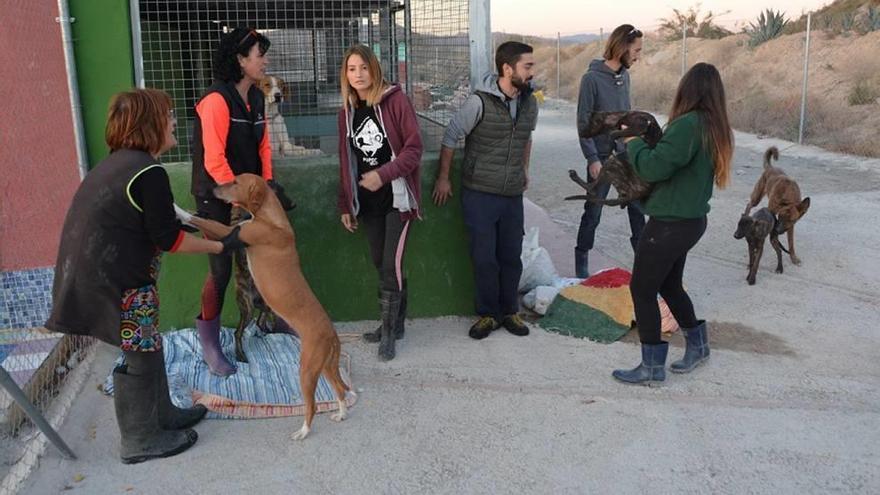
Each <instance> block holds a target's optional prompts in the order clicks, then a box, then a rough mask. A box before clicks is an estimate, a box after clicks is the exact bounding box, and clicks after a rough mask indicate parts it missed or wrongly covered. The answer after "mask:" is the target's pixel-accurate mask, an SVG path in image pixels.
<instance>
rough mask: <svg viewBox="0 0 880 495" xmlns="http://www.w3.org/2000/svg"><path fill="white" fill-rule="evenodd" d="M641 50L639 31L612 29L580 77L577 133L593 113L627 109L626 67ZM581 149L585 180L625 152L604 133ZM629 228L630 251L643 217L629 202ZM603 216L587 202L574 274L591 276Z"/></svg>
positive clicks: (583, 141)
mask: <svg viewBox="0 0 880 495" xmlns="http://www.w3.org/2000/svg"><path fill="white" fill-rule="evenodd" d="M641 51H642V32H641V31H639V30H638V29H636V28H635V27H633V26H631V25H629V24H623V25H621V26H618V27H617V28H615V29H614V31H612V33H611V36H610V37H609V38H608V43H607V44H606V45H605V53H604V55H603V58H600V59H595V60H593V61H592V62H591V63H590V68H589V69H588V70H587V72H586V74H584V76H583V77H582V78H581V86H580V93H579V94H578V109H577V128H578V134H579V135H580V133H581V132H582V131H583V130H584V129H586V128H587V126H588V125H589V122H590V116H591V115H592V114H593V112H620V111H628V110H630V109H631V107H630V100H629V95H630V80H629V72H628V71H627V69H629V68H630V67H631V66H632V64H633V63H635V62H636V61H637V60H638V59H639V56H640V54H641ZM580 145H581V152H582V153H583V154H584V158H586V159H587V172H588V173H587V181H588V182H592V181H594V180H596V177H598V175H599V171H600V170H602V164H603V163H604V162H605V160H607V159H608V157H609V156H610V155H611V153H612V152H615V151H616V152H618V153H625V148H624V147H623V144H622V143H617V142H615V141H614V140H613V139H611V138H610V137H609V136H608V135H607V134H603V135H599V136H595V137H592V138H580ZM610 188H611V184H608V183H605V184H601V185H599V186H598V187H597V188H596V189H595V191H596V194H598V195H599V196H600V197H601V198H603V199H604V198H605V197H607V196H608V190H609V189H610ZM626 211H627V214H628V215H629V225H630V229H631V231H632V236H631V237H630V243H631V244H632V247H633V250H635V248H636V245H637V244H638V242H639V235H640V234H641V233H642V229H643V228H644V227H645V216H644V214H642V211H641V209H640V208H639V205H638V204H636V203H630V204H629V205H628V206H627V208H626ZM601 218H602V205H601V204H597V203H591V202H589V201H586V202H585V203H584V214H583V215H582V216H581V225H580V228H579V229H578V235H577V246H576V247H575V249H574V260H575V261H574V266H575V275H576V276H577V277H579V278H586V277H588V276H589V275H590V272H589V264H588V258H589V253H590V250H591V249H593V242H594V240H595V238H596V227H598V226H599V220H600V219H601Z"/></svg>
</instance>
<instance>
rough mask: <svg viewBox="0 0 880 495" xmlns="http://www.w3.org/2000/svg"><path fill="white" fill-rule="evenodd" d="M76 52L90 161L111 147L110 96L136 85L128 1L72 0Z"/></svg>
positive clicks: (95, 162) (105, 152) (71, 8)
mask: <svg viewBox="0 0 880 495" xmlns="http://www.w3.org/2000/svg"><path fill="white" fill-rule="evenodd" d="M69 5H70V15H71V16H72V17H74V18H75V19H76V21H75V22H74V23H73V24H72V25H71V26H72V30H73V41H74V56H75V57H76V73H77V81H78V83H79V92H80V93H79V96H80V103H81V104H82V113H83V123H84V125H85V134H86V146H87V148H88V154H89V164H90V165H91V166H94V165H95V164H97V163H98V162H99V161H101V160H102V159H103V158H104V157H106V156H107V153H108V152H109V150H108V149H107V145H106V144H105V143H104V127H105V125H106V123H107V107H108V105H109V103H110V97H111V96H113V95H114V94H115V93H118V92H119V91H125V90H127V89H131V87H132V86H134V62H133V58H132V53H131V19H130V17H129V9H128V2H126V1H120V0H70V2H69Z"/></svg>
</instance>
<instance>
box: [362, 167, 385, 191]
mask: <svg viewBox="0 0 880 495" xmlns="http://www.w3.org/2000/svg"><path fill="white" fill-rule="evenodd" d="M358 185H360V186H361V187H363V188H364V189H366V190H368V191H372V192H376V191H378V190H379V188H380V187H382V178H381V177H379V172H376V171H375V170H374V171H372V172H367V173H365V174H364V175H362V176H361V180H360V182H358Z"/></svg>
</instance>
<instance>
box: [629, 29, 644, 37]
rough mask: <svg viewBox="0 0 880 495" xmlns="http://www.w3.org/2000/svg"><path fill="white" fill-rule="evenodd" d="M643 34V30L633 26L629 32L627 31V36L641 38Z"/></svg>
mask: <svg viewBox="0 0 880 495" xmlns="http://www.w3.org/2000/svg"><path fill="white" fill-rule="evenodd" d="M641 36H642V32H641V31H639V30H638V29H636V28H632V29H631V30H630V31H629V32H628V33H626V37H627V38H629V37H633V38H640V37H641Z"/></svg>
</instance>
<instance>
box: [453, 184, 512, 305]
mask: <svg viewBox="0 0 880 495" xmlns="http://www.w3.org/2000/svg"><path fill="white" fill-rule="evenodd" d="M461 206H462V211H463V213H464V224H465V226H466V227H467V229H468V233H469V234H470V254H471V261H472V262H473V265H474V279H475V282H476V310H477V314H478V315H480V316H491V317H493V318H496V319H500V318H502V317H504V316H505V315H511V314H515V313H517V312H518V311H519V297H518V296H519V294H518V289H519V279H520V276H522V260H521V259H520V255H521V254H522V241H523V235H524V233H525V231H524V222H525V220H524V217H523V198H522V195H519V196H500V195H498V194H490V193H484V192H480V191H474V190H472V189H467V188H464V187H463V188H462V190H461Z"/></svg>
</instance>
